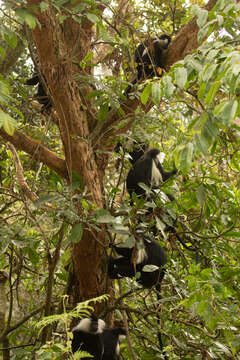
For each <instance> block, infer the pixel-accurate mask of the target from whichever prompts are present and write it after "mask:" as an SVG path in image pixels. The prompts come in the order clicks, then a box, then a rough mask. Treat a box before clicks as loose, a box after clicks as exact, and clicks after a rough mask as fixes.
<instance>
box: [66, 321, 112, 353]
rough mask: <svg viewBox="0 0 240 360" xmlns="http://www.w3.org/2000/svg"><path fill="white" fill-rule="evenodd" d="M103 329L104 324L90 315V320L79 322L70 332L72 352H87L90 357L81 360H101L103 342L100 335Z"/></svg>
mask: <svg viewBox="0 0 240 360" xmlns="http://www.w3.org/2000/svg"><path fill="white" fill-rule="evenodd" d="M104 327H105V322H104V321H103V320H101V319H98V318H97V317H96V316H94V315H92V316H91V317H90V318H84V319H82V320H80V322H79V324H78V325H77V326H75V327H74V328H73V330H72V332H73V339H72V352H73V353H75V352H76V351H79V350H80V351H87V352H88V353H89V354H91V355H93V358H92V357H89V356H87V357H84V358H83V360H90V359H94V360H102V355H103V350H104V349H103V341H102V338H101V334H102V332H103V329H104Z"/></svg>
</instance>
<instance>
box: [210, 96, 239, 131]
mask: <svg viewBox="0 0 240 360" xmlns="http://www.w3.org/2000/svg"><path fill="white" fill-rule="evenodd" d="M237 109H238V102H237V100H230V101H227V102H223V103H222V104H219V105H217V106H216V107H215V108H214V111H213V113H214V115H215V116H217V117H218V118H220V120H221V121H222V124H223V126H225V127H228V126H229V125H231V123H232V121H233V120H234V119H235V117H236V115H237Z"/></svg>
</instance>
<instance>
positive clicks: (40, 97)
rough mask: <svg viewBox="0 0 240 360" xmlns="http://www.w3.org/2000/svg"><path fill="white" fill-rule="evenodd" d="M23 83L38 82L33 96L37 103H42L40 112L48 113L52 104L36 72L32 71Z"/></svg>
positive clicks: (34, 83)
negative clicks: (31, 74) (30, 75)
mask: <svg viewBox="0 0 240 360" xmlns="http://www.w3.org/2000/svg"><path fill="white" fill-rule="evenodd" d="M37 62H38V60H37ZM25 84H26V85H37V84H38V88H37V92H36V94H35V95H34V98H35V99H36V100H37V101H38V102H39V104H41V105H42V108H41V113H42V114H43V113H46V114H49V113H50V110H51V108H52V106H53V104H52V102H51V99H50V96H49V95H47V91H46V89H45V85H44V84H43V83H42V81H41V78H40V75H39V74H38V72H37V71H35V72H34V73H33V76H32V77H31V78H30V79H27V80H26V83H25Z"/></svg>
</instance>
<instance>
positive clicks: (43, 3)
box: [40, 1, 49, 12]
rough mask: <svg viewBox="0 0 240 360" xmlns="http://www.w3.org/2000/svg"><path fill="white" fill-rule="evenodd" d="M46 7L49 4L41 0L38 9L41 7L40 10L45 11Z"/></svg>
mask: <svg viewBox="0 0 240 360" xmlns="http://www.w3.org/2000/svg"><path fill="white" fill-rule="evenodd" d="M48 7H49V4H48V3H46V2H45V1H41V2H40V9H41V12H44V11H46V10H47V8H48Z"/></svg>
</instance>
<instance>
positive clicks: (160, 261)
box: [108, 235, 167, 288]
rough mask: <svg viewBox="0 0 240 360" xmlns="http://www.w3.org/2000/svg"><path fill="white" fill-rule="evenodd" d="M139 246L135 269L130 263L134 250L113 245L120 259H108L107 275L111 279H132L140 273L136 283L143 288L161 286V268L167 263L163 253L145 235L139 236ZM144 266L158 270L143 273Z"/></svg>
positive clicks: (162, 271)
mask: <svg viewBox="0 0 240 360" xmlns="http://www.w3.org/2000/svg"><path fill="white" fill-rule="evenodd" d="M140 246H141V247H140V248H139V249H137V252H136V268H135V266H134V264H133V261H132V260H133V259H132V256H133V251H134V248H127V247H117V246H115V245H113V247H114V249H115V250H116V252H117V254H118V255H120V257H118V258H114V257H110V258H109V259H108V275H109V277H110V278H111V279H120V278H123V277H130V278H133V277H134V276H135V275H136V273H140V276H139V277H138V278H137V279H136V281H137V282H139V283H140V284H141V285H142V286H143V287H146V288H150V287H152V286H154V285H156V284H161V281H162V279H163V277H164V272H165V271H164V268H163V266H164V265H165V264H166V263H167V258H166V254H165V251H164V250H163V248H162V247H161V246H160V245H159V244H158V243H157V242H156V241H155V240H153V239H151V238H150V237H148V236H145V235H142V236H141V244H140ZM145 265H155V266H157V267H158V268H157V269H155V270H154V271H144V266H145Z"/></svg>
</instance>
